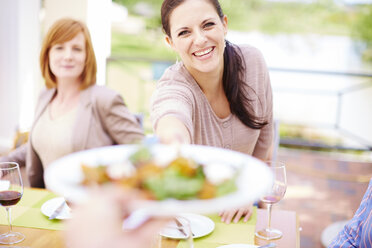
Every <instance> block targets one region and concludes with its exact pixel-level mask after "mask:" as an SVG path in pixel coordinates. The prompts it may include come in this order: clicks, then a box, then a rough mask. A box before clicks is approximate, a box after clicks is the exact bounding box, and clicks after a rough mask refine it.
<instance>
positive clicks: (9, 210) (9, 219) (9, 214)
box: [5, 207, 13, 233]
mask: <svg viewBox="0 0 372 248" xmlns="http://www.w3.org/2000/svg"><path fill="white" fill-rule="evenodd" d="M5 209H6V215H7V217H8V223H9V232H10V233H11V232H12V231H13V230H12V211H11V210H12V209H11V208H10V207H5Z"/></svg>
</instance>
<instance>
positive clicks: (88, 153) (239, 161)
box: [44, 145, 273, 215]
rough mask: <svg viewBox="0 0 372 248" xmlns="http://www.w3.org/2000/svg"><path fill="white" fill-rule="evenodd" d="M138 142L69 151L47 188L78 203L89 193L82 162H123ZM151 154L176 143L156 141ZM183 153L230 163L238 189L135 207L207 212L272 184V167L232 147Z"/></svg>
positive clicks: (255, 195) (251, 197)
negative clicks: (217, 195) (216, 194)
mask: <svg viewBox="0 0 372 248" xmlns="http://www.w3.org/2000/svg"><path fill="white" fill-rule="evenodd" d="M137 147H138V145H117V146H108V147H101V148H96V149H91V150H85V151H81V152H77V153H73V154H70V155H67V156H65V157H63V158H60V159H58V160H56V161H55V162H53V163H52V164H50V165H49V166H48V168H47V169H46V171H45V173H44V180H45V184H46V186H47V188H48V189H49V190H51V191H54V192H56V193H57V194H59V195H62V196H64V197H65V198H66V199H67V200H68V201H71V202H74V203H79V202H81V201H84V200H85V199H86V197H87V187H84V186H82V184H81V182H82V180H83V172H82V170H81V164H82V163H84V164H86V165H89V166H98V165H107V164H112V163H122V162H123V161H125V159H126V158H128V157H129V156H130V155H131V154H132V153H133V152H134V151H136V149H137ZM151 152H152V154H154V156H155V158H156V159H157V160H159V161H165V160H167V159H169V157H170V156H172V154H174V147H171V146H165V145H154V146H152V148H151ZM181 155H182V156H185V157H191V158H193V159H194V160H195V161H197V162H199V163H201V164H207V163H213V162H214V163H215V162H216V161H217V162H218V163H223V164H227V165H228V166H232V167H234V168H235V169H238V170H239V171H240V172H239V175H238V177H237V179H236V184H237V190H236V191H235V192H233V193H231V194H228V195H224V196H222V197H218V198H213V199H206V200H186V201H185V200H175V199H168V200H164V201H148V200H146V201H145V200H143V201H138V202H136V205H133V204H132V206H131V207H132V208H139V207H141V208H145V209H146V212H147V213H148V214H151V215H171V214H177V213H185V212H187V213H198V214H208V213H215V212H219V211H222V210H224V209H227V208H234V207H239V206H242V205H245V204H247V203H249V202H253V201H255V200H257V199H259V198H260V196H262V195H263V194H264V193H265V192H266V191H267V189H268V188H269V187H270V185H271V183H272V181H273V176H272V174H271V171H270V170H269V168H268V167H267V166H266V164H264V163H263V162H261V161H260V160H258V159H256V158H254V157H252V156H249V155H245V154H243V153H239V152H234V151H231V150H226V149H221V148H216V147H208V146H199V145H183V146H181Z"/></svg>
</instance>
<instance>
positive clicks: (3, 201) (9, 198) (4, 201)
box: [0, 190, 22, 207]
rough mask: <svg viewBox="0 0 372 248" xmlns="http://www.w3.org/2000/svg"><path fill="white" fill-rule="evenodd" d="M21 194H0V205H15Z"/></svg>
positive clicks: (2, 192) (8, 192) (9, 191)
mask: <svg viewBox="0 0 372 248" xmlns="http://www.w3.org/2000/svg"><path fill="white" fill-rule="evenodd" d="M21 197H22V194H21V193H20V192H18V191H12V190H6V191H1V192H0V205H1V206H3V207H7V206H13V205H16V204H17V203H18V202H19V201H20V200H21Z"/></svg>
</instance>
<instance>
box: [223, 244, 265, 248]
mask: <svg viewBox="0 0 372 248" xmlns="http://www.w3.org/2000/svg"><path fill="white" fill-rule="evenodd" d="M257 247H258V246H257V245H248V244H231V245H223V246H218V247H217V248H257Z"/></svg>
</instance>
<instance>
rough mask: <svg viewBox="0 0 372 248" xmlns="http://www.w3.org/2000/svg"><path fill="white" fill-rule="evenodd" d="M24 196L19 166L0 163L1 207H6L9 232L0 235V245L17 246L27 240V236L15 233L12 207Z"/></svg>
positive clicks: (12, 163)
mask: <svg viewBox="0 0 372 248" xmlns="http://www.w3.org/2000/svg"><path fill="white" fill-rule="evenodd" d="M22 195H23V183H22V177H21V173H20V171H19V165H18V164H17V163H14V162H3V163H0V205H1V206H3V207H5V209H6V213H7V217H8V223H9V232H7V233H4V234H0V244H16V243H19V242H21V241H22V240H24V239H25V235H23V234H22V233H19V232H13V230H12V219H11V207H12V206H13V205H15V204H17V203H18V202H19V201H20V200H21V197H22Z"/></svg>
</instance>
